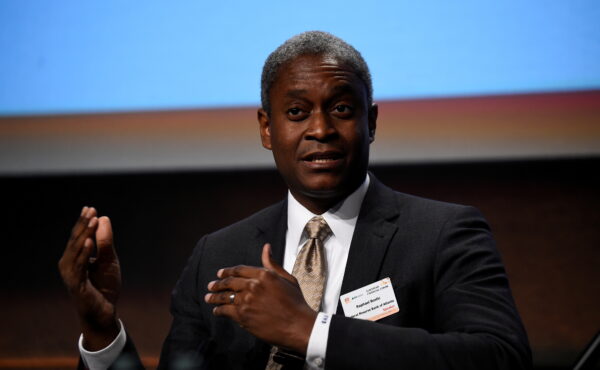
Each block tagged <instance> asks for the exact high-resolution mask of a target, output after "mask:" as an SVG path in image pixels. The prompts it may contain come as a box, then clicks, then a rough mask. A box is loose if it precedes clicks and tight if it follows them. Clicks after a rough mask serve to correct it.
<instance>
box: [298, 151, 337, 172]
mask: <svg viewBox="0 0 600 370" xmlns="http://www.w3.org/2000/svg"><path fill="white" fill-rule="evenodd" d="M343 157H344V156H343V155H342V153H340V152H337V151H324V152H313V153H309V154H307V155H305V156H304V157H302V161H303V162H304V163H305V164H306V165H308V166H309V167H312V168H317V169H327V168H332V167H335V166H337V165H339V164H340V163H341V162H342V158H343Z"/></svg>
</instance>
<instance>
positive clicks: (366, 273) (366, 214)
mask: <svg viewBox="0 0 600 370" xmlns="http://www.w3.org/2000/svg"><path fill="white" fill-rule="evenodd" d="M369 175H370V178H371V184H370V186H369V190H368V191H367V194H366V195H365V199H364V200H363V204H362V207H361V210H360V213H359V216H358V220H357V222H356V228H355V229H354V235H353V236H352V243H351V244H350V253H349V254H348V262H347V263H346V270H345V272H344V280H343V281H342V288H341V291H340V295H342V294H345V293H348V292H351V291H353V290H355V289H358V288H360V287H363V286H365V285H367V284H370V283H373V282H375V281H376V280H377V279H378V277H379V271H380V269H381V265H382V263H383V260H384V257H385V254H386V251H387V249H388V246H389V245H390V241H391V240H392V238H393V237H394V234H395V233H396V231H397V229H398V227H397V225H396V224H394V223H392V222H390V221H391V220H393V219H395V218H397V217H398V211H397V208H396V206H395V204H394V197H393V191H392V190H391V189H389V188H387V187H386V186H384V185H382V184H381V183H380V182H379V181H378V180H377V179H376V178H375V176H373V174H369ZM337 313H340V314H341V313H343V310H342V305H341V303H340V302H338V306H337Z"/></svg>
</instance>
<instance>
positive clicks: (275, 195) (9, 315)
mask: <svg viewBox="0 0 600 370" xmlns="http://www.w3.org/2000/svg"><path fill="white" fill-rule="evenodd" d="M599 164H600V158H575V159H562V160H551V159H545V160H534V161H512V162H498V161H496V162H473V163H445V164H444V163H440V164H413V165H387V166H381V165H378V166H372V168H371V170H372V172H373V173H374V174H375V175H376V176H377V177H378V178H379V179H380V180H381V181H382V182H383V183H385V184H387V185H389V186H390V187H392V188H394V189H396V190H399V191H403V192H407V193H411V194H416V195H420V196H424V197H428V198H434V199H438V200H443V201H448V202H456V203H462V204H469V205H473V206H476V207H478V208H479V209H480V210H481V211H482V212H483V213H484V215H485V216H486V217H487V219H488V221H489V222H490V224H491V227H492V230H493V232H494V234H495V236H496V240H497V243H498V248H499V249H500V252H501V253H502V255H503V258H504V262H505V264H506V268H507V271H508V274H509V278H510V280H511V285H512V289H513V294H514V296H515V299H516V302H517V306H518V308H519V311H520V312H521V316H522V318H523V321H524V323H525V326H526V328H527V330H528V334H529V338H530V342H531V346H532V349H533V352H534V362H535V365H536V368H538V369H562V368H569V366H570V365H571V364H572V363H573V362H574V361H575V359H576V357H577V354H578V353H579V352H580V351H581V350H582V349H583V347H584V346H585V344H586V343H587V342H588V341H589V340H590V339H591V337H592V336H593V335H594V334H595V333H596V331H597V330H598V329H599V328H600V313H599V312H600V309H599V308H600V304H599V303H600V294H599V293H600V288H599V287H600V270H599V266H600V213H599V207H600V191H599V189H600V176H599V175H598V170H599V169H600V166H599ZM0 185H1V189H2V191H1V192H0V205H1V216H0V225H1V229H0V230H1V234H0V243H1V248H0V250H1V251H2V252H1V253H2V255H1V256H2V259H1V260H2V263H3V268H2V269H0V271H1V272H0V277H1V281H2V285H1V288H0V302H1V303H2V311H1V312H2V315H0V368H17V367H21V368H24V367H27V368H59V367H65V366H66V367H68V366H72V364H73V363H74V361H75V359H76V356H77V349H76V341H77V336H78V334H79V331H78V327H77V320H76V317H75V315H74V310H73V308H71V306H70V305H69V301H68V296H67V294H66V291H65V289H64V288H63V286H62V284H61V282H60V277H59V275H58V272H57V262H58V259H59V258H60V256H61V254H62V251H63V248H64V244H65V242H66V239H67V237H68V234H69V231H70V228H71V226H72V223H73V222H74V221H75V220H76V219H77V216H78V214H79V212H80V210H81V207H82V206H84V205H93V206H95V207H96V208H97V209H98V210H99V212H100V214H101V215H109V216H110V217H111V220H112V222H113V227H114V229H115V241H116V246H117V250H118V253H119V256H120V259H121V264H122V268H123V280H124V287H123V294H122V298H121V301H120V306H119V309H120V315H121V317H122V318H123V319H124V321H125V323H126V326H127V329H128V331H129V333H130V334H131V335H132V336H133V337H134V339H135V342H136V344H137V346H138V349H139V350H140V352H141V355H142V356H143V357H144V360H145V361H146V362H147V364H149V365H150V366H152V364H154V363H156V358H157V356H158V354H159V351H160V346H161V343H162V340H163V338H164V337H165V335H166V332H167V330H168V326H169V321H170V317H169V313H168V305H169V293H170V290H171V288H172V287H173V285H174V283H175V281H176V279H177V277H178V275H179V273H180V272H181V270H182V268H183V266H184V264H185V261H186V259H187V257H188V256H189V254H190V252H191V250H192V248H193V247H194V244H195V242H196V241H197V240H198V239H199V238H200V237H201V236H202V235H203V234H205V233H207V232H211V231H214V230H216V229H218V228H221V227H223V226H226V225H228V224H230V223H232V222H234V221H236V220H239V219H241V218H243V217H245V216H247V215H250V214H251V213H253V212H255V211H257V210H259V209H261V208H263V207H265V206H267V205H269V204H271V203H273V202H276V201H278V200H280V199H282V198H283V197H284V196H285V192H286V187H285V185H284V184H283V182H282V181H281V179H280V177H279V175H278V174H277V172H276V171H275V170H243V171H233V170H231V171H205V172H163V173H148V174H142V173H140V174H122V175H119V174H105V175H78V176H73V175H70V176H66V175H64V176H63V175H53V176H30V177H0Z"/></svg>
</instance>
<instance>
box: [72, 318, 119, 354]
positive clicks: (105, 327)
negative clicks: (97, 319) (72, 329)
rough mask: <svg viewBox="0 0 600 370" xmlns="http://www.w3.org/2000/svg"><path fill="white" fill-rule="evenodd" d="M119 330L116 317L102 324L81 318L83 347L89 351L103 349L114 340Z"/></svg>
mask: <svg viewBox="0 0 600 370" xmlns="http://www.w3.org/2000/svg"><path fill="white" fill-rule="evenodd" d="M120 331H121V324H120V323H119V320H118V319H117V318H116V317H114V318H113V319H111V320H108V321H107V322H106V323H103V324H98V323H95V324H90V323H88V322H84V321H83V320H82V322H81V332H82V334H83V347H84V348H85V349H86V350H87V351H90V352H95V351H99V350H101V349H104V348H106V347H108V345H110V344H111V343H112V342H113V341H114V340H115V338H116V337H117V335H119V332H120Z"/></svg>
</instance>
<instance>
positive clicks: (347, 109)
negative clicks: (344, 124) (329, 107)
mask: <svg viewBox="0 0 600 370" xmlns="http://www.w3.org/2000/svg"><path fill="white" fill-rule="evenodd" d="M333 113H335V114H336V115H338V116H340V117H342V118H346V117H350V116H351V115H352V107H351V106H349V105H346V104H338V105H336V106H335V107H334V108H333Z"/></svg>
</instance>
